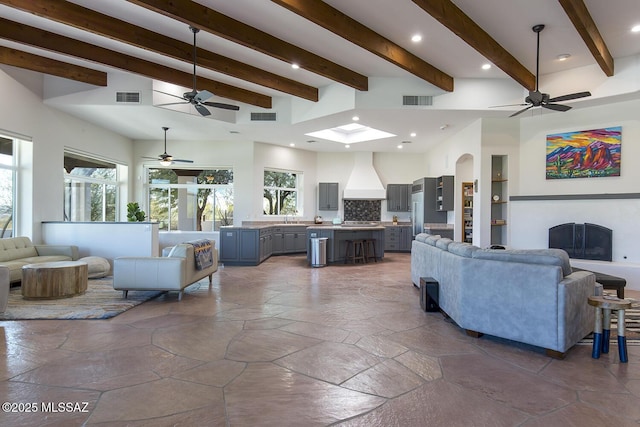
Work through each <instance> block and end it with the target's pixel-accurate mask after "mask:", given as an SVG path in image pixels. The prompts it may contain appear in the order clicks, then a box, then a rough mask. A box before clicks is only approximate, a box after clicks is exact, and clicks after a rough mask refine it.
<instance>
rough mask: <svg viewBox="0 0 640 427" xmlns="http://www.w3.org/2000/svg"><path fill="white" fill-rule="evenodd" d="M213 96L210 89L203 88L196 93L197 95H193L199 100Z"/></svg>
mask: <svg viewBox="0 0 640 427" xmlns="http://www.w3.org/2000/svg"><path fill="white" fill-rule="evenodd" d="M212 96H213V94H212V93H211V92H209V91H208V90H201V91H200V92H198V93H197V94H196V96H194V97H193V99H194V100H195V101H197V102H203V101H206V100H207V99H209V98H211V97H212Z"/></svg>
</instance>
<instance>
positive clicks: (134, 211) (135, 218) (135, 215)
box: [127, 202, 147, 222]
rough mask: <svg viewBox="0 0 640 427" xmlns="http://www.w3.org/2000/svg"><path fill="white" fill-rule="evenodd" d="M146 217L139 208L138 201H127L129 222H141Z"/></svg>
mask: <svg viewBox="0 0 640 427" xmlns="http://www.w3.org/2000/svg"><path fill="white" fill-rule="evenodd" d="M146 217H147V215H146V214H145V213H144V211H143V210H141V209H140V205H139V204H138V202H131V203H127V220H128V221H129V222H142V221H144V219H145V218H146Z"/></svg>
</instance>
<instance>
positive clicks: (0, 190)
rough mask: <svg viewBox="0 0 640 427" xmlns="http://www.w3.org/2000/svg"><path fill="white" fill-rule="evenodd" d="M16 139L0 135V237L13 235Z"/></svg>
mask: <svg viewBox="0 0 640 427" xmlns="http://www.w3.org/2000/svg"><path fill="white" fill-rule="evenodd" d="M16 145H17V144H16V141H14V140H13V139H11V138H7V137H4V136H1V135H0V238H8V237H12V236H13V231H14V221H13V219H14V218H16V215H15V212H14V206H15V203H14V202H15V188H16V169H17V166H16V164H17V162H16V156H15V150H16V148H17V147H16Z"/></svg>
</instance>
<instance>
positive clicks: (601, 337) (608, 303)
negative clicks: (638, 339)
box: [589, 295, 632, 363]
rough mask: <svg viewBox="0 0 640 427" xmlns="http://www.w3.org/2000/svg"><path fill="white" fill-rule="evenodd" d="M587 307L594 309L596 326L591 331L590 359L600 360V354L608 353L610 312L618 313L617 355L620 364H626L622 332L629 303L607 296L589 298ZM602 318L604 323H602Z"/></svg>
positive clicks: (625, 343) (625, 340) (625, 349)
mask: <svg viewBox="0 0 640 427" xmlns="http://www.w3.org/2000/svg"><path fill="white" fill-rule="evenodd" d="M589 305H591V306H593V307H595V308H596V325H595V329H594V331H593V350H592V351H591V357H592V358H594V359H599V358H600V352H602V353H604V354H606V353H609V337H610V334H611V310H617V311H618V354H619V355H620V363H627V361H628V357H627V338H626V337H625V332H624V322H625V319H624V311H625V310H626V309H629V308H631V306H632V304H631V301H627V300H623V299H618V298H616V297H609V296H606V295H605V296H591V297H589ZM603 318H604V322H603Z"/></svg>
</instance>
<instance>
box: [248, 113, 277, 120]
mask: <svg viewBox="0 0 640 427" xmlns="http://www.w3.org/2000/svg"><path fill="white" fill-rule="evenodd" d="M251 121H252V122H275V121H276V113H251Z"/></svg>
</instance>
